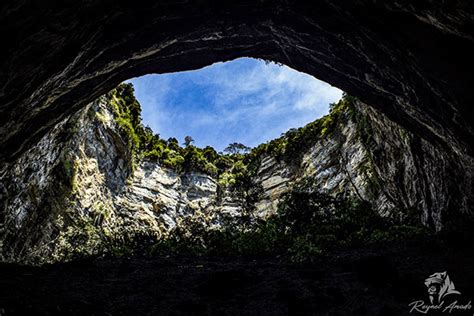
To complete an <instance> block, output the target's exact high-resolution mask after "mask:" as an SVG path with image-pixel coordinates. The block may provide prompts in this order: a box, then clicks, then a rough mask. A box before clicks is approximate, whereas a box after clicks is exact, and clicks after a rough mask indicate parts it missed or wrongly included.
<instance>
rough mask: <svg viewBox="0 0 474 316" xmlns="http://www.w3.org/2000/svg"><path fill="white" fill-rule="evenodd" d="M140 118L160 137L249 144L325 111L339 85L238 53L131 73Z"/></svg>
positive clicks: (202, 144)
mask: <svg viewBox="0 0 474 316" xmlns="http://www.w3.org/2000/svg"><path fill="white" fill-rule="evenodd" d="M127 82H132V83H133V85H134V87H135V95H136V97H137V99H138V101H139V102H140V104H141V106H142V117H143V123H144V124H145V125H148V126H150V127H151V128H152V129H153V131H154V132H155V133H159V134H160V136H161V137H162V138H164V139H168V138H169V137H176V138H177V139H178V140H179V141H180V143H182V142H183V139H184V137H185V136H186V135H190V136H192V137H193V138H194V140H195V145H196V146H199V147H205V146H207V145H211V146H213V147H214V148H215V149H216V150H218V151H221V150H223V149H224V148H225V147H226V146H227V145H228V144H229V143H232V142H240V143H243V144H245V145H247V146H250V147H254V146H257V145H259V144H261V143H264V142H266V141H268V140H271V139H274V138H277V137H279V136H280V135H281V133H284V132H286V131H287V130H289V129H290V128H293V127H301V126H304V125H305V124H307V123H309V122H311V121H313V120H315V119H317V118H319V117H321V116H323V115H325V114H327V113H328V110H329V103H331V102H335V101H337V100H339V99H340V98H341V95H342V91H341V90H339V89H337V88H334V87H332V86H330V85H329V84H327V83H325V82H322V81H319V80H317V79H315V78H314V77H312V76H309V75H307V74H304V73H301V72H297V71H295V70H293V69H291V68H289V67H286V66H279V65H276V64H274V63H265V62H264V61H260V60H256V59H251V58H239V59H236V60H233V61H228V62H225V63H215V64H213V65H210V66H208V67H205V68H202V69H199V70H193V71H184V72H178V73H169V74H160V75H156V74H153V75H146V76H142V77H138V78H133V79H130V80H128V81H127Z"/></svg>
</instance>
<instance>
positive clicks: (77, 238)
mask: <svg viewBox="0 0 474 316" xmlns="http://www.w3.org/2000/svg"><path fill="white" fill-rule="evenodd" d="M356 105H357V108H356V109H354V111H355V113H357V115H354V114H353V113H354V112H352V114H351V113H349V111H347V112H345V113H343V115H342V116H341V119H340V120H339V121H338V122H337V124H336V126H335V128H333V130H332V132H331V133H327V134H326V135H324V136H321V137H318V138H317V139H315V141H314V143H313V144H312V145H311V146H310V147H309V150H306V151H305V152H302V153H301V159H298V160H297V161H296V162H288V161H285V160H282V159H277V158H276V157H273V156H271V155H269V154H265V155H263V156H262V157H260V164H259V166H258V170H257V172H256V175H255V176H254V178H253V179H252V181H253V182H254V183H255V185H256V186H260V187H261V188H263V193H262V194H261V195H260V198H259V200H258V201H257V202H256V203H255V205H254V208H252V214H251V216H254V217H266V216H269V215H271V214H273V213H274V212H276V211H277V209H278V204H279V202H280V200H281V197H282V196H283V194H284V193H286V192H288V191H289V190H291V189H292V188H293V187H294V186H295V185H297V184H301V183H307V184H306V187H307V188H308V189H309V190H314V191H320V192H322V193H327V194H331V195H337V194H345V195H348V196H353V197H356V198H359V199H363V200H366V201H369V202H370V203H372V205H374V207H375V208H376V209H377V210H378V211H379V212H380V213H381V214H382V215H384V216H395V217H398V218H400V219H401V220H402V221H403V220H404V219H405V218H408V215H407V214H408V211H412V212H414V213H415V214H416V217H417V218H418V219H419V220H421V221H422V222H423V223H424V224H426V225H430V226H433V227H434V228H436V229H437V230H440V229H442V228H443V225H444V223H445V222H446V221H447V217H446V214H448V215H449V214H450V213H449V211H450V209H452V208H454V207H457V208H458V209H461V211H464V212H469V205H470V202H472V201H470V200H469V199H470V188H471V186H470V185H471V180H472V179H471V178H470V173H465V166H466V164H465V163H464V164H463V162H461V161H459V160H458V159H457V158H456V156H455V155H454V154H448V153H447V152H446V151H444V150H442V149H440V148H437V147H435V146H434V145H432V144H431V143H429V142H426V141H424V140H422V139H420V138H417V137H415V136H413V135H412V134H410V133H408V132H407V131H405V130H404V129H402V128H401V127H400V126H398V125H396V124H395V123H393V122H391V121H389V120H388V119H386V118H385V117H384V116H382V115H381V114H379V113H378V112H376V110H373V109H371V108H369V107H367V106H365V105H364V104H362V103H360V102H357V104H356ZM0 172H1V173H0V194H1V195H0V207H1V210H0V220H1V222H0V225H1V226H0V254H1V258H2V260H4V261H19V262H27V263H42V262H48V261H56V260H68V259H71V258H73V257H74V256H75V255H88V254H94V253H98V252H100V251H102V250H103V249H113V247H114V244H115V243H120V241H122V240H133V239H134V238H140V237H141V236H148V237H149V236H152V237H154V238H156V239H159V238H163V237H164V236H166V235H167V234H168V233H169V232H170V230H172V229H173V228H175V227H176V226H177V225H185V224H183V223H184V222H185V220H186V219H190V218H191V219H192V220H193V221H198V222H200V223H204V224H205V226H206V227H208V229H218V228H219V227H220V226H221V225H222V222H223V220H225V219H229V218H230V219H232V218H238V217H239V216H240V214H241V213H242V210H243V205H244V204H243V201H241V200H240V198H239V197H238V196H236V195H235V194H232V192H229V191H228V190H226V189H225V188H224V189H223V188H222V187H220V186H219V184H218V182H217V179H215V178H213V177H211V176H209V175H206V174H203V173H199V172H190V173H184V174H178V173H176V172H175V171H173V170H171V169H168V168H165V167H163V166H161V165H160V164H159V163H157V162H152V161H148V160H145V159H139V160H137V159H134V158H133V157H132V151H131V149H130V144H129V141H128V139H127V137H126V135H124V134H123V133H122V132H121V131H120V128H119V126H118V124H117V123H116V121H115V120H114V114H113V111H111V109H110V106H109V105H108V104H107V101H106V99H105V98H99V99H98V100H97V101H95V102H93V103H91V104H89V105H88V106H87V107H86V108H85V109H84V110H81V111H80V112H78V113H76V114H74V115H73V116H71V117H70V118H68V119H66V120H64V121H62V122H61V123H59V124H58V125H57V126H55V128H54V129H53V130H52V131H51V132H49V133H48V134H47V135H45V136H44V137H43V138H42V139H41V140H40V142H39V143H38V144H37V145H36V146H33V147H32V148H30V149H29V150H28V151H27V152H25V153H24V154H23V155H22V156H21V157H20V158H19V159H18V160H16V161H15V162H13V163H9V164H5V165H3V166H2V168H1V171H0ZM466 174H467V176H466Z"/></svg>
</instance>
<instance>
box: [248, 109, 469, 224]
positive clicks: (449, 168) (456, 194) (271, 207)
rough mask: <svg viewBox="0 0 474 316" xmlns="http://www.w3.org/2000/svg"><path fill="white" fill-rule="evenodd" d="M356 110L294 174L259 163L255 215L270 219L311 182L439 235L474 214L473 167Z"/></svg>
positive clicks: (280, 165)
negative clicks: (288, 196) (260, 190)
mask: <svg viewBox="0 0 474 316" xmlns="http://www.w3.org/2000/svg"><path fill="white" fill-rule="evenodd" d="M355 105H356V109H355V110H356V113H357V114H356V117H354V116H351V115H350V113H348V112H346V113H345V114H344V115H343V117H342V119H341V120H340V121H339V122H338V124H337V126H336V128H335V130H334V132H333V133H332V134H331V135H328V136H326V137H321V138H319V139H318V140H317V141H316V142H315V144H314V145H313V146H311V148H310V149H309V150H308V151H307V152H304V153H303V159H302V161H301V163H299V164H298V165H297V166H296V167H295V166H293V167H290V166H289V165H288V163H286V162H278V161H277V160H276V159H275V158H273V157H264V158H263V159H262V163H261V167H260V169H259V174H258V181H259V182H260V183H261V184H262V185H263V187H264V192H265V194H264V198H263V199H262V200H261V201H260V202H259V203H257V205H256V206H257V210H259V211H260V212H275V211H276V210H277V207H278V200H279V199H278V198H279V197H280V196H282V194H284V193H285V192H288V191H289V190H291V189H292V188H293V186H294V185H295V184H298V183H301V182H303V181H308V180H310V182H311V185H310V186H309V189H310V190H313V191H319V192H321V193H326V194H330V195H337V194H345V195H349V196H353V197H355V198H359V199H362V200H365V201H368V202H370V203H371V204H372V205H373V207H374V208H375V209H376V210H377V211H378V212H379V213H380V214H381V215H383V216H391V217H394V218H397V219H399V220H401V221H402V222H403V221H408V220H412V221H413V220H415V221H421V222H422V223H423V224H424V225H426V226H430V227H432V228H434V229H435V230H437V231H440V230H442V229H443V228H445V226H446V225H448V226H449V225H456V224H459V222H462V221H463V220H464V218H465V217H463V214H464V215H467V216H470V215H472V208H471V205H472V203H473V201H472V162H470V161H463V160H462V159H460V158H459V157H458V156H457V155H456V154H454V153H452V152H450V151H448V150H445V149H444V148H440V147H437V146H435V145H433V144H432V143H430V142H428V141H426V140H424V139H422V138H419V137H416V136H415V135H413V134H412V133H410V132H408V131H406V130H405V129H403V128H402V127H401V126H399V125H398V124H396V123H394V122H392V121H390V120H389V119H387V118H386V117H385V116H383V115H382V114H381V113H379V112H378V111H377V110H374V109H373V108H371V107H368V106H367V105H365V104H364V103H362V102H359V101H357V102H356V104H355ZM454 222H456V223H454Z"/></svg>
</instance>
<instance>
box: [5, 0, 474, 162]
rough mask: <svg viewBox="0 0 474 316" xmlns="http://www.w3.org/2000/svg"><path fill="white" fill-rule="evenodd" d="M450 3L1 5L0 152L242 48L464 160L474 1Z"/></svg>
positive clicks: (9, 153)
mask: <svg viewBox="0 0 474 316" xmlns="http://www.w3.org/2000/svg"><path fill="white" fill-rule="evenodd" d="M473 6H474V5H473V2H472V1H471V0H460V1H435V0H420V1H409V0H399V1H373V0H370V1H369V0H358V1H346V0H333V1H329V0H327V1H309V0H308V1H271V0H251V1H237V0H234V1H217V0H196V1H188V0H181V1H178V0H169V1H28V0H20V1H7V2H4V3H2V4H1V5H0V21H1V22H0V34H1V38H2V42H3V44H4V45H2V47H3V48H2V50H1V51H0V56H1V58H0V69H1V74H2V76H0V135H1V137H0V160H4V161H6V160H11V159H12V158H14V157H16V156H17V155H18V154H19V153H21V152H24V151H25V150H26V149H27V148H28V147H29V146H31V145H32V144H33V143H34V142H35V141H36V140H38V139H39V137H40V136H42V135H44V133H46V132H47V131H48V130H49V129H50V128H51V127H52V126H53V125H54V124H55V123H57V122H59V121H60V120H61V119H63V118H64V117H66V116H67V115H69V114H71V113H72V112H74V111H75V110H77V109H79V108H80V107H81V106H84V105H85V104H86V103H88V102H90V101H91V100H93V99H94V98H96V97H97V96H99V95H101V94H103V93H105V92H107V91H108V90H110V89H111V88H113V87H114V86H116V85H117V84H118V83H119V82H121V81H123V80H125V79H128V78H131V77H135V76H140V75H144V74H147V73H165V72H176V71H182V70H189V69H195V68H199V67H202V66H205V65H209V64H211V63H213V62H217V61H225V60H230V59H233V58H237V57H241V56H250V57H257V58H264V59H268V60H273V61H276V62H280V63H283V64H286V65H288V66H290V67H292V68H294V69H297V70H300V71H303V72H306V73H308V74H311V75H314V76H315V77H317V78H319V79H321V80H324V81H326V82H328V83H330V84H332V85H334V86H337V87H339V88H341V89H343V90H344V91H347V92H348V93H350V94H352V95H354V96H357V97H359V98H360V99H361V100H362V101H364V102H366V103H368V104H370V105H372V106H374V107H377V108H378V109H380V111H382V112H383V113H385V114H386V115H387V116H388V117H389V118H391V119H393V120H395V121H396V122H398V123H400V124H401V125H403V126H404V127H406V128H407V129H409V130H411V131H414V132H415V133H417V134H418V135H420V136H422V137H424V138H427V139H430V140H432V141H435V142H439V143H441V144H443V145H444V146H446V147H450V148H452V149H454V150H455V151H456V152H457V153H458V154H460V155H461V156H465V157H467V158H468V159H471V158H472V144H473V143H474V132H473V128H472V126H473V124H472V117H473V116H472V110H471V108H472V105H473V104H474V97H473V95H474V93H473V92H472V91H471V90H472V88H473V86H474V85H473V83H474V78H473V76H474V72H473V70H474V67H473V56H474V43H473V41H474V31H473V30H474V14H473V13H474V9H473Z"/></svg>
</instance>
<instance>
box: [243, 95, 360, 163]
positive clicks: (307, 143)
mask: <svg viewBox="0 0 474 316" xmlns="http://www.w3.org/2000/svg"><path fill="white" fill-rule="evenodd" d="M354 101H355V99H354V98H353V97H351V96H349V95H347V94H343V96H342V99H341V100H339V101H338V102H337V103H332V104H331V105H330V111H329V114H328V115H326V116H323V117H322V118H320V119H318V120H316V121H314V122H311V123H309V124H307V125H306V126H304V127H300V128H292V129H290V130H289V131H287V132H286V133H285V134H283V135H282V136H281V137H280V138H277V139H274V140H271V141H269V142H267V143H265V144H261V145H259V146H258V147H256V148H254V149H253V150H252V151H251V152H250V154H249V155H250V156H252V157H257V156H261V155H262V154H267V155H271V156H274V157H275V158H277V159H278V160H284V161H285V162H286V163H288V164H293V165H298V164H299V163H300V161H301V158H302V155H303V153H305V152H307V150H308V149H309V148H311V147H312V146H314V144H315V143H316V142H317V141H318V140H320V139H323V138H325V137H328V136H329V135H331V134H332V133H334V132H335V130H336V127H337V124H338V123H340V122H341V120H343V119H344V118H345V117H344V116H345V115H346V114H347V115H349V116H350V117H353V116H354V113H355V109H354Z"/></svg>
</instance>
